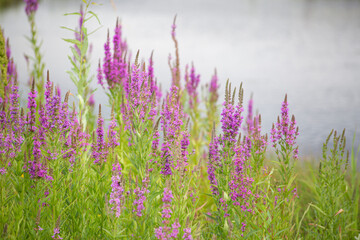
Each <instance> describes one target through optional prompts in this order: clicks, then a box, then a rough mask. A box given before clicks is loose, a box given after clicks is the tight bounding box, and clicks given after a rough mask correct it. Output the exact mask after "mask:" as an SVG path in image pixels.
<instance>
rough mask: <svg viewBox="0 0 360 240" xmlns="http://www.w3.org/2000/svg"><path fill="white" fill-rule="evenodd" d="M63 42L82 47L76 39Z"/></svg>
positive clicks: (67, 39) (65, 39) (66, 39)
mask: <svg viewBox="0 0 360 240" xmlns="http://www.w3.org/2000/svg"><path fill="white" fill-rule="evenodd" d="M62 40H64V41H65V42H68V43H72V44H75V45H80V44H81V42H80V41H78V40H76V39H69V38H63V39H62Z"/></svg>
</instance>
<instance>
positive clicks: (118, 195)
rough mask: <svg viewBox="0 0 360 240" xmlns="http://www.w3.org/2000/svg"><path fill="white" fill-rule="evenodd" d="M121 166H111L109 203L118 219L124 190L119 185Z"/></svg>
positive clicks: (117, 164)
mask: <svg viewBox="0 0 360 240" xmlns="http://www.w3.org/2000/svg"><path fill="white" fill-rule="evenodd" d="M121 170H122V169H121V165H120V164H119V163H116V164H113V176H112V177H111V181H112V183H111V188H112V190H111V194H110V200H109V203H110V205H111V206H112V207H111V209H112V210H113V211H114V212H115V216H116V217H119V216H120V214H121V207H122V205H121V204H122V201H123V193H124V188H123V186H122V184H121Z"/></svg>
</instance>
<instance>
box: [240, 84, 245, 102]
mask: <svg viewBox="0 0 360 240" xmlns="http://www.w3.org/2000/svg"><path fill="white" fill-rule="evenodd" d="M242 84H243V83H240V87H239V106H240V107H242V105H243V100H244V89H243V87H242Z"/></svg>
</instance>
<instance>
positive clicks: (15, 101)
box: [10, 83, 19, 130]
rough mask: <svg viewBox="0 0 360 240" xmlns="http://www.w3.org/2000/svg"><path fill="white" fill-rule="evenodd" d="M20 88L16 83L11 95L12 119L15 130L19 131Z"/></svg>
mask: <svg viewBox="0 0 360 240" xmlns="http://www.w3.org/2000/svg"><path fill="white" fill-rule="evenodd" d="M18 89H19V87H18V86H17V84H16V83H15V84H14V85H13V86H12V87H11V94H10V118H11V122H12V124H13V126H14V129H15V130H18V129H19V93H18V92H19V90H18Z"/></svg>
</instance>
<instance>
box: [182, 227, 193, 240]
mask: <svg viewBox="0 0 360 240" xmlns="http://www.w3.org/2000/svg"><path fill="white" fill-rule="evenodd" d="M182 238H183V239H185V240H193V237H192V235H191V228H185V229H184V235H183V236H182Z"/></svg>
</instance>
